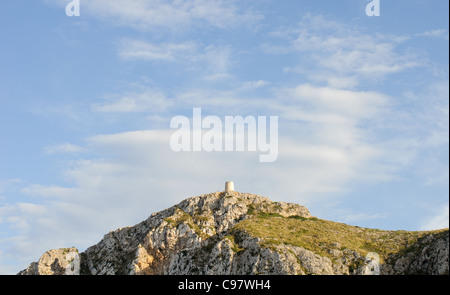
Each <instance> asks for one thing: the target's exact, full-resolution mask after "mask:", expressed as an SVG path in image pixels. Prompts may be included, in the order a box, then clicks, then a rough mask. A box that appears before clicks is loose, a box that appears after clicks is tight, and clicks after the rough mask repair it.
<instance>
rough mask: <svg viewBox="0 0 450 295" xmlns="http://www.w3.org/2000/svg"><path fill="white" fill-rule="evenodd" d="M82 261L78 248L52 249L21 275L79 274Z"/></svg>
mask: <svg viewBox="0 0 450 295" xmlns="http://www.w3.org/2000/svg"><path fill="white" fill-rule="evenodd" d="M80 261H81V260H80V254H79V253H78V250H77V249H76V248H63V249H57V250H50V251H47V252H45V253H44V254H43V255H42V256H41V258H40V259H39V261H38V262H33V263H31V264H30V266H29V267H28V268H27V269H25V270H23V271H21V272H20V273H19V275H79V274H80Z"/></svg>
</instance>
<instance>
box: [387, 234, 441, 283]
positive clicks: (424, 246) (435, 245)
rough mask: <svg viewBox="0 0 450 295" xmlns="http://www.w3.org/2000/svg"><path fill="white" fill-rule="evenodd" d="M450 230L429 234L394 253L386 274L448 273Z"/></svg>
mask: <svg viewBox="0 0 450 295" xmlns="http://www.w3.org/2000/svg"><path fill="white" fill-rule="evenodd" d="M448 254H449V231H445V232H441V233H438V234H429V235H426V236H425V237H423V238H421V239H419V241H418V242H417V243H415V244H414V245H412V246H411V247H409V248H407V249H405V250H404V251H401V252H400V253H397V254H396V255H393V256H392V257H391V259H390V261H389V264H387V265H386V266H385V267H384V272H385V273H386V274H401V275H404V274H430V275H448V274H449V266H448Z"/></svg>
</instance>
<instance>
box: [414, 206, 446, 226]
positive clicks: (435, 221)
mask: <svg viewBox="0 0 450 295" xmlns="http://www.w3.org/2000/svg"><path fill="white" fill-rule="evenodd" d="M448 213H449V205H448V204H446V205H444V206H441V207H440V208H439V209H437V210H436V212H435V214H434V215H433V216H431V217H429V218H427V219H426V220H425V221H424V222H423V225H422V226H421V230H433V229H442V228H448V224H449V215H448Z"/></svg>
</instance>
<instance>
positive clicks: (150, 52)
mask: <svg viewBox="0 0 450 295" xmlns="http://www.w3.org/2000/svg"><path fill="white" fill-rule="evenodd" d="M119 43H120V46H119V56H120V57H121V58H123V59H127V60H161V61H175V60H178V59H181V58H183V59H185V58H186V57H187V58H189V57H192V56H193V55H194V54H195V52H196V51H197V45H196V44H194V43H192V42H188V43H178V44H176V43H164V44H160V45H155V44H152V43H149V42H146V41H141V40H132V39H124V40H122V41H120V42H119Z"/></svg>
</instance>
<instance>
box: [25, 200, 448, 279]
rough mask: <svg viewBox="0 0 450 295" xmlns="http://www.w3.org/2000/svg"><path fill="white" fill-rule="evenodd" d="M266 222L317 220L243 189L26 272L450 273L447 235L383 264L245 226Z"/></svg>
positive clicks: (63, 252)
mask: <svg viewBox="0 0 450 295" xmlns="http://www.w3.org/2000/svg"><path fill="white" fill-rule="evenodd" d="M261 217H264V218H278V220H284V219H286V220H300V221H302V220H307V221H308V220H317V219H316V218H314V217H311V214H310V213H309V211H308V209H307V208H305V207H303V206H300V205H297V204H291V203H284V202H272V201H271V200H270V199H268V198H265V197H261V196H257V195H253V194H245V193H238V192H227V193H212V194H206V195H202V196H197V197H193V198H189V199H186V200H184V201H182V202H181V203H179V204H177V205H175V206H173V207H171V208H168V209H166V210H163V211H160V212H157V213H154V214H152V215H151V216H150V217H149V218H148V219H147V220H144V221H143V222H141V223H139V224H137V225H135V226H132V227H126V228H120V229H117V230H115V231H111V232H109V233H107V234H106V235H105V236H104V237H103V239H102V240H101V241H100V242H99V243H98V244H96V245H94V246H91V247H89V248H88V249H87V250H86V251H84V252H83V253H81V254H80V255H78V253H77V250H76V249H74V248H70V249H60V250H51V251H48V252H46V253H45V254H44V255H43V256H42V257H41V259H40V260H39V261H38V262H34V263H32V264H31V265H30V266H29V267H28V268H27V269H26V270H24V271H22V272H20V273H19V274H36V275H37V274H59V275H60V274H85V275H117V274H120V275H122V274H126V275H152V274H177V275H183V274H194V275H195V274H198V275H205V274H232V275H247V274H289V275H290V274H293V275H294V274H295V275H297V274H300V275H305V274H324V275H330V274H338V275H342V274H373V273H374V272H376V273H381V274H410V273H429V274H446V273H447V274H448V231H446V232H443V233H439V234H436V235H431V236H429V237H424V238H422V239H420V240H419V241H418V242H417V243H415V244H414V245H412V246H411V247H409V248H408V249H404V251H403V252H401V251H400V252H396V253H393V254H392V255H390V256H389V259H387V260H386V261H383V263H382V264H381V265H380V264H379V263H378V261H377V263H378V264H377V263H375V264H374V260H373V258H370V257H369V256H368V255H365V253H362V252H359V251H357V250H355V249H347V248H345V247H343V246H342V245H341V244H340V243H337V242H336V243H333V244H331V245H326V247H324V246H322V245H321V247H322V248H320V250H321V251H320V252H315V251H312V250H311V249H313V248H310V249H307V247H306V248H305V246H301V245H296V244H289V243H287V242H285V241H276V242H274V240H273V239H272V240H269V239H267V238H266V237H264V236H254V235H251V234H250V233H249V231H248V230H246V229H245V228H243V227H239V226H238V225H239V224H243V222H244V221H246V220H247V221H249V220H252V219H255V218H261ZM250 226H251V225H250ZM320 226H322V225H320ZM323 226H326V225H323ZM275 230H276V229H275ZM357 230H358V231H362V230H361V229H360V228H358V229H357ZM71 253H77V255H76V257H77V258H72V256H71V255H74V254H71ZM75 259H77V260H76V261H75Z"/></svg>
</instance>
